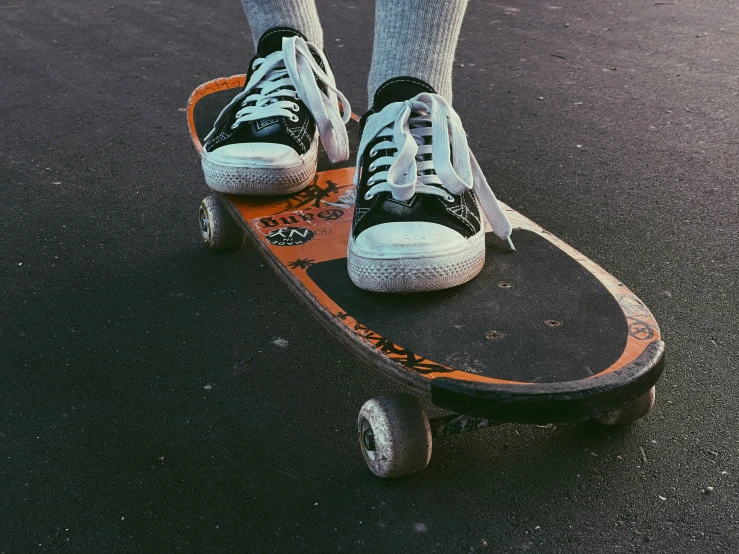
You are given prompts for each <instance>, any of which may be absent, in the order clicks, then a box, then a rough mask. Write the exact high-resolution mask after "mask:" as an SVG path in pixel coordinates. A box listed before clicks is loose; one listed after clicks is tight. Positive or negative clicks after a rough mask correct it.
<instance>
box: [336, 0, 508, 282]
mask: <svg viewBox="0 0 739 554" xmlns="http://www.w3.org/2000/svg"><path fill="white" fill-rule="evenodd" d="M466 6H467V0H377V18H376V28H375V45H374V52H373V56H372V71H371V73H370V78H369V85H368V88H369V94H370V101H371V102H372V107H371V108H370V110H369V111H368V112H367V113H366V114H365V115H364V116H363V118H362V123H363V125H362V137H361V141H360V145H359V150H358V154H357V158H358V159H357V170H358V172H359V173H358V178H357V193H356V194H357V195H356V208H355V217H354V220H353V223H352V231H351V235H350V237H349V246H348V251H347V262H348V271H349V276H350V278H351V279H352V281H353V282H354V283H355V284H356V285H357V286H358V287H360V288H362V289H366V290H371V291H379V292H415V291H424V290H438V289H445V288H449V287H453V286H456V285H460V284H462V283H465V282H467V281H469V280H470V279H472V278H473V277H475V276H476V275H477V274H478V273H479V272H480V271H481V270H482V267H483V265H484V263H485V230H484V223H483V217H482V215H483V214H484V215H485V217H486V218H487V219H488V220H489V221H490V223H491V225H492V227H493V230H494V231H495V233H496V234H497V235H498V236H499V237H500V238H502V239H508V238H509V237H510V231H511V225H510V222H509V221H508V219H507V217H506V216H505V214H504V212H503V211H502V209H501V207H500V205H499V203H498V201H497V199H496V198H495V195H494V194H493V192H492V190H490V187H489V186H488V184H487V181H486V180H485V177H484V176H483V175H482V172H481V171H480V168H479V166H478V165H477V162H476V161H475V159H474V156H472V153H471V152H470V151H469V149H468V147H467V138H466V135H465V132H464V129H463V128H462V123H461V121H460V120H459V116H458V115H457V113H456V112H455V111H454V109H453V108H452V106H451V99H452V66H453V63H454V51H455V49H456V46H457V39H458V37H459V31H460V27H461V25H462V18H463V16H464V11H465V8H466ZM509 244H510V246H511V247H512V244H511V243H510V241H509Z"/></svg>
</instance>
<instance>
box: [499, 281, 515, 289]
mask: <svg viewBox="0 0 739 554" xmlns="http://www.w3.org/2000/svg"><path fill="white" fill-rule="evenodd" d="M498 287H500V288H502V289H512V288H513V283H511V282H510V281H499V282H498Z"/></svg>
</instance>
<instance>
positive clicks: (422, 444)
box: [357, 394, 431, 478]
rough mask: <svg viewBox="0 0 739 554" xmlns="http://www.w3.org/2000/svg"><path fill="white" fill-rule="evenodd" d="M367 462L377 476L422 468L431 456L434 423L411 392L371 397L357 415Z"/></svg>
mask: <svg viewBox="0 0 739 554" xmlns="http://www.w3.org/2000/svg"><path fill="white" fill-rule="evenodd" d="M357 428H358V431H359V445H360V447H361V449H362V455H363V456H364V461H365V462H366V463H367V466H368V467H369V468H370V470H371V471H372V473H374V474H375V475H377V476H378V477H385V478H393V477H403V476H406V475H411V474H412V473H417V472H419V471H422V470H423V469H424V468H425V467H426V466H427V465H428V463H429V460H430V459H431V426H430V425H429V420H428V417H427V416H426V412H425V411H424V409H423V406H421V403H420V402H419V401H418V399H416V398H415V397H414V396H412V395H410V394H391V395H386V396H378V397H377V398H373V399H372V400H368V401H367V402H365V403H364V406H362V409H361V410H360V411H359V417H358V418H357Z"/></svg>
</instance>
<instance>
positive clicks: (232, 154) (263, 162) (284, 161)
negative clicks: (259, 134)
mask: <svg viewBox="0 0 739 554" xmlns="http://www.w3.org/2000/svg"><path fill="white" fill-rule="evenodd" d="M207 157H208V161H210V162H211V163H216V164H220V165H227V166H234V167H269V168H277V167H294V166H297V165H301V164H303V163H304V161H303V159H302V158H301V157H300V155H298V153H297V152H296V151H295V150H293V149H292V148H290V147H289V146H286V145H284V144H272V143H267V142H247V143H242V144H227V145H226V146H221V147H220V148H216V149H215V150H214V151H213V152H208V153H207Z"/></svg>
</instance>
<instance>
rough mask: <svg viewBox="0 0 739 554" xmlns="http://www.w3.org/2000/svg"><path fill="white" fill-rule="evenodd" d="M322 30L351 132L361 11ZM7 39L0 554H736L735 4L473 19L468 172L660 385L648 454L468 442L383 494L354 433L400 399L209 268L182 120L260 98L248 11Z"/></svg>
mask: <svg viewBox="0 0 739 554" xmlns="http://www.w3.org/2000/svg"><path fill="white" fill-rule="evenodd" d="M318 4H319V11H320V13H321V16H322V18H323V21H324V27H325V33H326V35H325V38H326V50H327V53H328V55H329V57H330V59H331V60H332V64H333V66H334V69H335V73H336V75H337V81H338V84H339V86H340V87H341V88H342V90H343V91H344V92H345V93H346V94H347V96H348V97H349V98H350V100H352V101H353V102H354V105H355V111H360V112H361V111H362V110H363V109H364V108H365V107H366V90H365V89H366V75H367V72H368V69H369V63H370V56H371V44H372V24H373V5H372V3H365V2H358V1H355V2H332V1H328V0H320V1H319V2H318ZM409 24H412V22H409ZM0 38H1V39H2V41H1V43H2V46H1V47H0V137H1V138H0V201H1V203H2V204H1V209H0V252H2V255H1V256H0V552H3V553H16V552H60V551H70V552H153V551H160V552H170V551H184V552H209V551H229V552H239V551H241V552H247V551H248V552H258V553H266V552H364V551H372V552H440V553H448V552H449V553H456V552H545V553H596V552H665V553H667V552H700V553H704V552H737V551H739V520H738V518H739V486H738V482H737V478H738V477H739V418H737V411H738V410H739V395H738V394H737V391H739V356H737V340H738V338H739V333H738V332H737V321H739V307H738V304H737V293H738V291H739V287H738V285H737V278H738V277H739V270H738V268H737V262H736V257H737V254H738V253H739V231H738V229H739V208H738V206H739V186H738V184H739V183H738V179H737V159H739V156H738V155H739V131H737V129H739V61H738V60H739V57H738V56H737V52H739V5H737V4H736V3H733V2H726V1H721V0H673V1H669V2H654V1H652V0H650V1H649V2H642V1H638V0H621V1H619V2H615V1H597V0H584V1H580V0H578V1H575V0H566V1H557V2H555V3H548V2H539V1H534V0H515V1H511V2H508V3H506V4H499V3H496V2H492V1H483V0H472V1H471V4H470V6H469V10H468V14H467V18H466V20H465V24H464V26H463V30H462V38H461V40H460V43H459V48H458V52H457V58H456V64H455V99H454V102H455V107H456V108H457V110H458V112H459V113H460V115H461V116H462V120H463V121H464V123H465V128H466V131H467V132H468V134H469V135H470V139H469V140H470V146H471V147H472V149H473V150H474V152H475V153H476V155H477V158H478V160H479V161H480V163H481V165H482V167H483V169H484V170H485V172H486V174H487V176H488V179H489V181H490V182H491V183H492V185H493V187H494V190H495V191H496V193H497V194H498V196H499V197H500V198H501V199H503V200H504V201H506V202H507V203H509V204H510V205H512V206H513V207H515V208H517V209H519V211H521V212H523V213H524V214H525V215H527V216H528V217H530V218H532V219H533V220H535V221H536V222H537V223H539V224H541V225H543V226H544V227H545V228H547V229H549V230H550V231H552V232H553V233H555V234H556V235H558V236H559V237H561V238H563V239H564V240H566V241H567V242H569V243H570V244H572V245H573V246H574V247H575V248H577V249H579V250H581V251H582V252H583V253H585V254H586V255H588V256H589V257H591V258H593V259H594V260H595V261H597V262H598V263H599V264H600V265H602V266H603V267H605V268H606V269H608V270H609V271H610V272H611V273H613V274H614V275H616V276H617V277H618V278H619V279H621V280H622V281H624V282H625V283H626V284H627V285H628V286H629V287H630V288H631V289H632V290H634V291H635V292H636V293H637V294H638V295H639V296H640V297H641V298H642V299H643V300H644V301H645V303H646V304H647V305H648V306H650V308H651V309H652V311H653V312H654V314H655V316H656V317H657V320H658V321H659V322H660V324H661V327H662V331H663V333H664V338H665V340H666V343H667V348H668V350H667V360H668V366H667V370H666V373H665V375H664V378H663V380H662V381H661V383H660V386H659V387H658V393H657V404H656V406H655V408H654V411H653V412H652V414H651V415H650V416H649V417H648V418H646V419H644V420H642V421H640V422H638V423H637V424H635V425H633V426H631V427H628V428H625V429H620V430H615V431H614V430H604V429H602V428H600V427H598V426H596V425H589V424H587V425H581V424H577V425H576V424H563V425H551V426H543V427H536V426H518V425H508V426H502V427H497V428H494V429H490V430H486V431H481V432H479V433H471V434H468V435H461V436H457V437H451V438H449V439H447V440H445V441H439V442H438V443H436V444H435V448H434V454H433V458H432V461H431V464H430V466H429V467H428V469H427V470H426V471H425V472H423V473H422V474H419V475H417V476H414V477H411V478H407V479H402V480H397V481H383V480H379V479H377V478H375V477H374V476H373V475H372V474H371V473H370V472H369V471H368V470H367V468H366V467H365V466H364V462H363V461H362V459H361V456H360V453H359V448H358V445H357V443H356V437H355V421H356V415H357V412H358V410H359V408H360V406H361V405H362V403H363V402H364V401H365V400H367V399H368V398H370V397H372V396H376V395H378V394H383V393H387V392H390V391H395V390H398V387H397V386H396V385H394V384H393V383H391V382H390V381H389V380H387V379H386V378H384V377H383V376H382V375H381V374H379V373H376V372H375V371H373V370H372V369H371V368H370V367H369V366H367V365H365V364H364V363H363V362H361V361H359V360H358V359H357V358H355V357H354V356H353V355H352V354H351V353H349V352H348V351H346V350H344V349H343V347H341V346H340V345H338V344H337V343H336V342H335V341H334V339H333V338H331V336H329V335H328V333H327V332H325V331H324V330H323V329H322V328H321V327H320V326H319V325H317V324H316V322H315V321H314V320H313V318H312V316H311V315H310V314H309V313H308V312H307V311H306V310H305V309H304V308H303V307H302V306H301V305H300V304H298V303H296V301H295V300H294V299H293V297H292V296H291V294H290V293H289V292H288V290H287V288H286V287H285V286H284V285H283V284H282V283H281V282H280V281H279V279H278V278H277V277H276V276H275V275H274V274H273V273H272V271H271V270H270V268H269V267H268V266H267V265H266V263H265V262H264V261H263V260H262V258H261V257H260V254H259V253H258V252H257V251H256V250H255V249H254V248H253V247H251V246H249V245H247V246H246V247H244V248H243V249H241V250H239V251H237V252H234V253H227V254H219V253H213V252H210V251H208V250H207V249H206V248H204V247H203V245H202V244H201V242H200V237H199V233H198V229H197V226H196V212H197V207H198V204H199V202H200V199H201V198H202V197H203V196H205V195H206V194H207V189H206V187H205V185H204V183H203V179H202V174H201V170H200V168H199V165H198V162H197V159H196V156H195V153H194V150H193V148H192V146H191V145H190V144H189V142H188V136H187V130H186V125H185V117H184V106H185V102H186V99H187V97H188V95H189V93H190V92H191V90H192V89H194V88H195V87H196V86H197V85H199V84H200V83H201V82H203V81H205V80H208V79H210V78H214V77H219V76H223V75H231V74H234V73H242V72H244V71H245V69H246V67H247V63H248V60H249V59H250V57H251V55H252V42H251V36H250V32H249V29H248V26H247V23H246V20H245V18H244V16H243V13H242V11H241V6H240V4H239V3H238V2H237V1H236V0H213V1H210V2H196V1H194V0H182V1H180V2H174V1H172V0H160V1H154V0H150V1H141V0H133V1H131V0H107V1H102V0H84V1H81V0H57V1H55V2H36V1H32V0H3V1H2V2H0ZM413 324H414V322H409V325H413Z"/></svg>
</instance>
